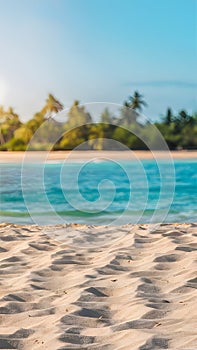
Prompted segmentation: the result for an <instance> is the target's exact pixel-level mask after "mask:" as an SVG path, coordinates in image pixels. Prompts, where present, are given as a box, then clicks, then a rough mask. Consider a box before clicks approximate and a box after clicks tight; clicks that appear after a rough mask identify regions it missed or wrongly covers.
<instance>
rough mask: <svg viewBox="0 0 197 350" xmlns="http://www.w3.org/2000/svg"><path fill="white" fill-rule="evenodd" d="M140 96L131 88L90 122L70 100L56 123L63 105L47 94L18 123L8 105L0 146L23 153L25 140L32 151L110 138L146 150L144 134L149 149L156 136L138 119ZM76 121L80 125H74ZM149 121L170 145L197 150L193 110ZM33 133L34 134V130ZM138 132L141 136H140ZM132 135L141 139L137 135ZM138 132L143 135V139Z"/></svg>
mask: <svg viewBox="0 0 197 350" xmlns="http://www.w3.org/2000/svg"><path fill="white" fill-rule="evenodd" d="M146 105H147V104H146V102H145V101H144V100H143V96H142V95H141V94H140V93H139V92H137V91H135V92H134V95H133V96H129V97H128V98H127V100H126V101H125V102H124V103H123V105H122V107H121V108H120V110H119V114H118V116H117V115H116V116H114V115H113V113H111V112H110V111H109V109H107V108H105V109H104V110H103V112H102V113H101V115H100V119H99V121H98V122H97V123H95V122H93V120H92V116H91V114H90V113H89V112H88V111H87V110H86V108H85V107H84V106H82V105H80V103H79V101H74V103H73V105H72V106H71V107H70V109H69V111H68V113H67V120H66V122H64V123H63V122H59V121H57V120H56V119H55V118H54V115H55V114H56V113H58V112H60V111H61V110H63V108H64V107H63V104H62V103H61V102H60V101H58V100H57V99H56V98H55V97H54V96H53V95H52V94H49V95H48V97H47V99H46V101H45V105H44V107H43V108H42V109H41V110H40V111H39V112H37V113H36V114H35V115H34V116H33V118H32V119H30V120H28V121H27V122H25V123H22V122H21V120H20V117H19V115H18V114H17V113H15V112H14V110H13V108H11V107H10V108H8V109H7V110H5V109H4V108H3V107H2V106H0V150H4V151H24V150H26V149H27V148H28V147H29V142H30V140H32V137H33V135H36V137H34V142H33V143H32V144H31V149H34V150H46V149H53V150H71V149H74V148H75V147H77V146H79V145H81V144H83V143H84V145H85V146H84V149H95V150H101V149H108V147H109V145H108V141H107V140H110V139H113V140H116V141H118V142H120V143H123V144H124V145H125V146H127V147H128V148H130V149H134V150H137V149H142V150H143V149H147V145H146V143H145V142H143V141H142V139H146V137H145V135H147V134H148V135H149V138H151V142H152V145H154V138H155V148H157V145H156V135H155V134H154V129H151V128H150V123H149V122H148V121H146V122H145V123H143V122H141V121H140V112H141V110H142V108H143V107H146ZM80 125H81V126H80ZM154 125H155V126H156V128H157V129H158V130H159V131H160V132H161V134H162V136H163V137H164V139H165V141H166V142H167V144H168V146H169V148H170V149H172V150H173V149H197V114H196V113H193V114H192V115H190V114H188V113H187V111H185V110H181V111H180V112H178V113H176V114H175V113H173V111H172V109H171V108H168V109H167V111H166V113H165V115H164V116H163V117H162V118H161V120H160V121H159V122H155V123H154ZM38 131H39V132H38ZM140 133H141V134H140ZM136 134H138V135H141V136H142V137H137V136H136ZM143 136H144V137H143Z"/></svg>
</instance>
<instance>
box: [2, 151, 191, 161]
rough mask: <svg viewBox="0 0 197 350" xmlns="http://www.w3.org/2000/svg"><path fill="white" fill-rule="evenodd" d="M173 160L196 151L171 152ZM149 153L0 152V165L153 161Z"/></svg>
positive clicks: (161, 153)
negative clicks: (110, 160)
mask: <svg viewBox="0 0 197 350" xmlns="http://www.w3.org/2000/svg"><path fill="white" fill-rule="evenodd" d="M170 155H171V157H172V158H173V159H186V160H187V159H196V160H197V150H194V151H187V150H183V151H171V152H170ZM154 156H156V157H157V158H158V159H160V158H161V159H166V158H168V157H169V153H168V152H166V151H154ZM154 156H153V153H152V152H151V151H52V152H49V153H47V152H21V151H12V152H11V151H0V163H7V162H17V163H18V162H19V163H20V162H22V161H23V159H24V158H25V157H27V158H28V161H29V160H31V158H32V160H36V159H39V158H40V159H45V158H46V160H48V161H62V160H66V159H69V160H70V161H71V160H75V161H78V160H89V159H92V158H102V159H113V160H115V159H116V160H129V159H132V158H133V159H135V157H136V158H139V159H141V160H146V159H153V158H154ZM27 158H26V159H27Z"/></svg>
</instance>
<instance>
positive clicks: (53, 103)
mask: <svg viewBox="0 0 197 350" xmlns="http://www.w3.org/2000/svg"><path fill="white" fill-rule="evenodd" d="M62 109H63V105H62V104H61V102H59V101H58V100H57V99H56V98H55V97H54V96H53V95H52V94H49V95H48V97H47V99H46V104H45V106H44V107H43V108H42V110H41V113H42V114H43V115H44V116H45V118H51V117H52V114H53V113H58V112H59V111H61V110H62Z"/></svg>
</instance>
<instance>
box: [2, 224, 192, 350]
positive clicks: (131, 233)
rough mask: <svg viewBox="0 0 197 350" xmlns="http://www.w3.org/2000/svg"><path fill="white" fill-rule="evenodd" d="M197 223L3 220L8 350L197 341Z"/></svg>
mask: <svg viewBox="0 0 197 350" xmlns="http://www.w3.org/2000/svg"><path fill="white" fill-rule="evenodd" d="M196 261H197V224H162V225H161V226H159V227H158V228H156V229H153V227H151V226H148V225H134V226H133V225H125V226H122V227H105V226H100V227H94V226H84V225H83V226H82V225H81V226H80V225H65V226H54V227H52V226H48V227H38V226H17V225H8V224H1V226H0V349H23V350H26V349H27V350H29V349H32V350H34V349H38V350H39V349H40V350H41V349H47V350H60V349H61V350H63V349H64V350H66V349H67V350H68V349H70V350H71V349H84V350H85V349H86V350H87V349H88V350H101V349H102V350H110V349H117V350H118V349H119V350H127V349H128V350H131V349H139V350H156V349H179V350H181V349H187V350H192V349H193V350H195V349H197V337H196V321H197V308H196V300H197V298H196V297H197V293H196V286H197V276H196V270H197V268H196Z"/></svg>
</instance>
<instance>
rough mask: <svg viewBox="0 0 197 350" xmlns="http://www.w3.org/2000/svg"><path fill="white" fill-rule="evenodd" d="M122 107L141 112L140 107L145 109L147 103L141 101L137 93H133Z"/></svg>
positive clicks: (141, 98) (141, 97) (140, 96)
mask: <svg viewBox="0 0 197 350" xmlns="http://www.w3.org/2000/svg"><path fill="white" fill-rule="evenodd" d="M124 105H125V107H129V108H132V109H134V110H135V111H137V110H138V111H139V112H140V111H141V110H142V106H144V107H146V106H147V103H146V102H145V101H144V100H143V96H142V95H141V94H140V93H139V92H138V91H134V94H133V96H129V98H128V100H127V101H125V103H124Z"/></svg>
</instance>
